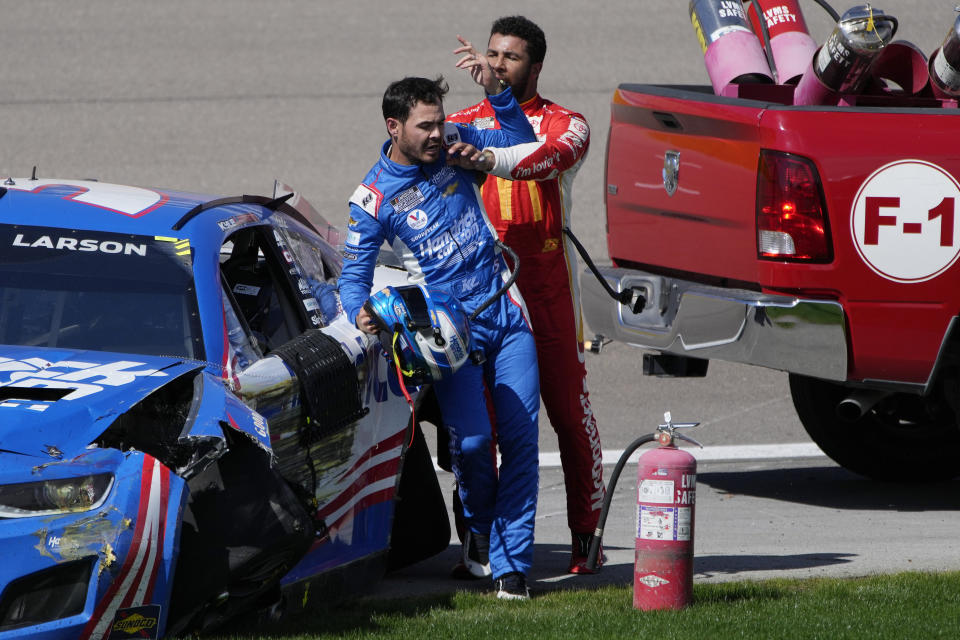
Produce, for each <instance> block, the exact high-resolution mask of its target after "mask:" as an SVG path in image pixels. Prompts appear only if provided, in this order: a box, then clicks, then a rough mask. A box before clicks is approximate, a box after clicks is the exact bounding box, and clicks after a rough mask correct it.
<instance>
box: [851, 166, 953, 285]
mask: <svg viewBox="0 0 960 640" xmlns="http://www.w3.org/2000/svg"><path fill="white" fill-rule="evenodd" d="M958 205H960V185H958V183H957V181H956V180H955V179H954V178H953V176H951V175H950V174H949V173H948V172H947V171H946V170H944V169H943V168H942V167H938V166H937V165H935V164H933V163H930V162H925V161H923V160H898V161H896V162H891V163H890V164H887V165H884V166H882V167H880V168H879V169H877V170H876V171H874V172H873V173H872V174H871V175H870V177H869V178H867V179H866V180H864V182H863V184H862V185H860V190H859V191H858V192H857V196H856V198H854V200H853V208H852V209H851V211H850V234H851V235H852V236H853V239H854V244H855V246H856V248H857V253H859V254H860V257H861V258H862V259H863V261H864V262H865V263H866V264H867V266H868V267H870V269H872V270H873V271H874V272H875V273H876V274H877V275H879V276H881V277H883V278H886V279H887V280H893V281H894V282H924V281H926V280H930V279H931V278H935V277H937V276H939V275H940V274H942V273H943V272H944V271H946V270H947V269H949V268H950V267H951V266H952V265H953V263H955V262H956V261H957V258H958V257H960V224H957V219H956V217H957V214H956V211H957V207H958Z"/></svg>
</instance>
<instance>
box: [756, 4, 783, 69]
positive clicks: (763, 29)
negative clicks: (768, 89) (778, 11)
mask: <svg viewBox="0 0 960 640" xmlns="http://www.w3.org/2000/svg"><path fill="white" fill-rule="evenodd" d="M753 8H754V10H755V11H756V12H757V23H758V24H759V25H760V34H761V35H762V36H763V53H764V55H766V56H767V66H769V67H770V73H772V74H773V83H774V84H780V73H779V72H778V71H777V63H776V61H775V60H774V59H773V47H771V46H770V29H769V28H768V27H767V17H766V16H765V15H763V10H762V9H761V8H760V5H759V4H758V3H757V1H756V0H754V2H753Z"/></svg>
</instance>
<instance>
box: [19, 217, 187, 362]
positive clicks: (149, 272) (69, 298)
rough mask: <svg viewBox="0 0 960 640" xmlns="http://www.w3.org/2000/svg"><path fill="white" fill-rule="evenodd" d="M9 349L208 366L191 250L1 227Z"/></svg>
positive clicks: (173, 244)
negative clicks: (62, 350)
mask: <svg viewBox="0 0 960 640" xmlns="http://www.w3.org/2000/svg"><path fill="white" fill-rule="evenodd" d="M0 246H2V247H3V250H2V252H0V343H2V344H13V345H20V346H35V347H60V348H68V349H92V350H97V351H117V352H122V353H138V354H145V355H166V356H176V357H187V358H195V359H201V360H202V359H203V358H204V349H203V342H202V334H201V331H200V319H199V314H198V312H197V301H196V293H195V290H194V283H193V269H192V255H191V253H192V252H191V249H190V245H189V242H188V241H187V240H184V239H178V238H160V237H154V236H138V235H131V234H119V233H105V232H100V231H82V230H79V231H78V230H71V229H62V228H48V227H34V226H24V225H0Z"/></svg>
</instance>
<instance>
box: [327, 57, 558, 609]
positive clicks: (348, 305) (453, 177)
mask: <svg viewBox="0 0 960 640" xmlns="http://www.w3.org/2000/svg"><path fill="white" fill-rule="evenodd" d="M490 76H491V78H492V82H491V84H493V86H492V87H487V92H488V94H493V95H489V98H490V103H491V104H492V105H493V107H494V109H495V111H496V115H497V118H498V120H499V122H500V125H501V128H500V129H487V130H479V129H475V128H472V127H469V126H464V125H454V124H451V123H445V122H444V117H445V116H444V111H443V96H444V95H445V93H446V90H447V87H446V84H445V83H444V82H443V79H442V78H438V79H437V80H429V79H426V78H404V79H403V80H399V81H397V82H394V83H392V84H391V85H390V86H389V87H388V88H387V90H386V93H385V94H384V97H383V116H384V120H385V122H386V127H387V132H388V134H389V136H390V139H389V140H387V141H386V142H385V143H384V145H383V147H382V149H381V152H380V159H379V161H378V162H377V163H376V164H375V165H374V166H373V168H372V169H371V170H370V172H369V173H368V174H367V176H366V178H365V179H364V180H363V183H362V184H361V185H360V186H359V187H357V189H356V191H355V192H354V194H353V196H352V197H351V198H350V220H349V226H348V234H347V241H346V246H345V249H344V262H343V272H342V274H341V276H340V282H339V286H340V295H341V300H342V302H343V307H344V309H345V311H346V312H347V314H348V317H349V318H350V319H351V320H353V321H354V322H355V323H356V325H357V326H358V327H359V328H360V329H361V330H363V331H365V332H367V333H376V331H377V328H376V325H375V324H374V322H373V319H372V318H371V317H370V315H369V314H368V313H367V311H366V310H365V309H363V303H364V302H365V301H366V300H367V298H368V297H369V295H370V289H371V287H372V284H373V271H374V266H375V264H376V260H377V254H378V253H379V251H380V246H381V244H382V243H383V241H384V240H386V241H387V242H389V243H390V245H391V246H392V247H393V249H394V251H395V252H396V254H397V255H398V256H399V257H400V259H401V260H402V262H403V264H404V266H405V267H406V269H407V272H408V275H409V280H410V282H412V283H424V284H427V285H429V286H431V287H435V288H440V289H445V290H446V291H448V292H449V293H451V294H452V295H453V296H455V297H456V298H457V299H458V300H459V301H460V302H461V304H462V305H463V307H464V309H465V311H466V312H467V313H468V314H472V313H473V312H474V311H475V310H476V309H477V308H478V307H480V306H481V305H482V304H483V303H484V302H485V301H486V300H488V299H490V298H491V297H493V296H494V295H495V294H496V292H497V291H498V290H499V289H501V288H502V287H503V285H504V282H505V281H506V280H507V278H508V276H509V272H508V269H507V266H506V264H505V262H504V260H503V258H502V257H501V255H500V250H499V248H498V247H497V245H496V240H497V234H496V231H495V230H494V228H493V227H492V225H491V224H490V222H489V220H488V219H487V215H486V211H485V210H484V207H483V200H482V199H481V196H480V190H479V185H480V184H481V183H482V182H483V179H484V178H485V177H486V176H485V175H483V173H480V174H479V175H478V171H480V172H492V173H495V174H497V175H503V176H505V177H509V175H510V170H511V169H512V168H513V166H514V165H515V164H516V162H517V160H516V155H517V154H516V153H513V154H511V153H505V152H502V151H501V148H504V147H509V146H512V145H517V144H521V143H529V142H535V141H536V137H535V136H534V133H533V129H532V128H531V126H530V124H529V122H528V121H527V118H526V116H524V114H523V111H522V110H521V109H520V107H519V106H518V105H517V102H516V100H515V99H514V97H513V94H512V93H511V91H510V89H509V88H508V87H506V86H505V85H503V84H502V83H500V82H499V81H497V80H496V79H495V78H494V77H493V75H492V74H490ZM480 149H482V151H480ZM470 328H471V332H472V335H473V346H472V348H473V349H477V350H479V351H480V352H481V353H482V354H483V356H484V357H485V361H484V362H483V364H482V365H480V366H478V365H475V364H471V363H468V364H466V365H464V366H463V367H462V368H461V369H460V370H459V371H457V372H456V373H455V374H454V375H452V376H450V377H447V378H444V379H442V380H438V381H436V382H435V385H434V389H435V391H436V396H437V400H438V402H439V404H440V411H441V413H442V415H443V421H444V424H445V426H446V428H447V430H448V432H449V435H450V454H451V458H452V463H453V471H454V474H455V476H456V478H457V481H458V483H459V491H460V498H461V500H462V502H463V505H464V515H465V516H466V519H467V523H468V526H469V529H470V531H471V532H472V533H473V534H478V535H479V536H480V537H482V538H483V539H489V571H490V573H491V574H492V576H493V577H494V581H495V583H496V589H497V596H498V597H499V598H506V599H525V598H527V597H529V592H528V589H527V586H526V573H527V571H528V569H529V568H530V564H531V561H532V556H533V529H534V516H535V511H536V504H537V490H538V479H539V475H538V452H537V414H538V411H539V407H540V400H539V381H538V374H537V360H536V346H535V343H534V339H533V335H532V333H531V332H530V326H529V323H528V321H527V318H526V310H525V308H524V306H523V301H522V299H521V298H520V294H519V291H518V290H517V289H516V287H515V286H514V287H511V288H510V289H509V290H508V292H507V293H506V294H504V295H502V296H500V297H499V298H497V299H496V300H495V301H494V302H493V303H492V304H491V305H490V306H488V307H487V308H486V309H484V310H483V311H481V312H480V313H479V315H477V317H476V318H474V319H472V320H471V322H470ZM491 402H492V410H493V413H494V414H495V415H496V429H495V431H496V439H497V445H498V446H499V449H500V454H501V466H500V469H499V477H498V473H497V469H496V466H495V464H494V458H493V455H492V451H493V449H492V437H491V425H490V415H491V414H490V411H489V405H488V403H491Z"/></svg>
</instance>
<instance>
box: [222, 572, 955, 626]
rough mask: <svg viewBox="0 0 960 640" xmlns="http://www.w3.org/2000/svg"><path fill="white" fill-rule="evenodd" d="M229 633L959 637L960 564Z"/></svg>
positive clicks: (384, 606)
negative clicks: (952, 568) (656, 601)
mask: <svg viewBox="0 0 960 640" xmlns="http://www.w3.org/2000/svg"><path fill="white" fill-rule="evenodd" d="M251 631H252V632H249V633H247V634H245V635H244V634H237V635H220V636H216V637H217V638H221V639H225V638H231V639H232V640H241V639H242V640H253V639H263V640H280V639H283V640H293V639H297V640H307V639H310V640H313V639H319V638H397V639H403V640H412V639H419V638H427V639H429V640H441V639H443V640H446V639H452V638H469V639H471V640H474V639H477V640H479V639H482V638H490V639H492V640H508V639H513V638H529V639H539V638H595V639H596V640H607V639H609V638H637V639H649V638H656V639H658V640H663V639H667V638H698V639H699V638H709V639H710V640H714V639H721V638H803V639H808V638H824V639H826V638H829V639H831V640H833V639H836V638H870V639H871V640H872V639H877V638H898V639H902V638H958V637H960V572H951V573H935V574H925V573H902V574H897V575H892V576H878V577H870V578H858V579H842V580H841V579H814V580H772V581H763V582H737V583H722V584H698V585H695V587H694V603H693V604H692V605H691V606H690V607H688V608H687V609H685V610H683V611H655V612H642V611H637V610H635V609H633V592H632V587H630V586H620V587H603V588H600V589H596V590H567V591H561V590H558V591H550V592H546V593H539V594H534V598H533V599H532V600H530V601H529V602H502V601H498V600H496V599H495V598H494V597H493V595H492V594H481V593H467V592H459V593H456V594H454V595H448V596H436V597H421V598H411V599H403V600H391V601H372V600H366V601H357V602H352V603H348V604H342V605H339V606H336V607H331V608H329V609H323V610H317V611H314V612H312V613H310V614H306V615H302V616H298V617H295V618H291V619H288V620H286V621H284V622H283V623H280V624H278V625H274V626H271V627H261V628H259V629H256V630H251Z"/></svg>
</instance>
